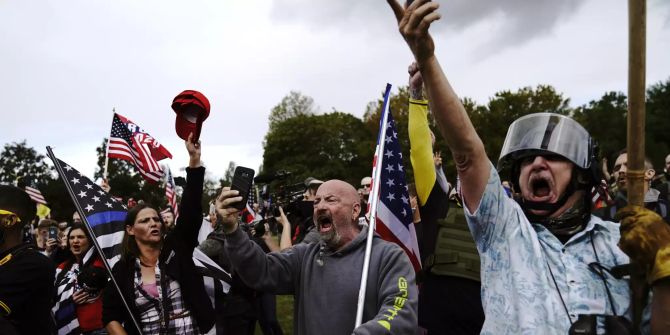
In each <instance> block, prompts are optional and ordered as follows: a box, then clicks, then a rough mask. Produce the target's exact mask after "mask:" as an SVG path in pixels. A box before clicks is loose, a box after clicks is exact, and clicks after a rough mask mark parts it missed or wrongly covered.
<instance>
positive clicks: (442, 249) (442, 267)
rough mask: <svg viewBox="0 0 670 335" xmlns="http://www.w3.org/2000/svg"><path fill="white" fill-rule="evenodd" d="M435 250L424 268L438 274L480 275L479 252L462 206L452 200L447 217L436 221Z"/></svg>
mask: <svg viewBox="0 0 670 335" xmlns="http://www.w3.org/2000/svg"><path fill="white" fill-rule="evenodd" d="M437 224H438V226H439V228H438V231H437V241H436V243H435V252H434V253H433V254H432V255H430V256H428V258H427V259H426V261H425V263H426V264H425V265H424V268H425V269H426V270H428V271H430V273H432V274H435V275H440V276H455V277H461V278H466V279H471V280H475V281H481V280H480V277H479V267H480V265H479V253H478V252H477V247H476V246H475V241H474V239H473V238H472V234H470V229H469V228H468V224H467V222H466V221H465V213H464V212H463V208H462V207H459V206H457V205H455V204H454V203H451V206H449V212H448V213H447V217H446V218H445V219H442V220H438V222H437Z"/></svg>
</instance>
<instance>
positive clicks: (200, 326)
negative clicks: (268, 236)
mask: <svg viewBox="0 0 670 335" xmlns="http://www.w3.org/2000/svg"><path fill="white" fill-rule="evenodd" d="M192 138H193V134H191V135H190V136H189V139H188V140H187V141H186V149H187V151H188V154H189V157H190V160H189V167H188V168H186V187H185V188H184V193H183V197H182V201H181V207H180V210H179V213H180V215H179V218H178V219H177V224H176V226H175V228H174V229H173V230H172V231H170V232H169V233H168V234H167V235H165V237H163V229H164V227H163V224H162V222H161V218H160V215H159V214H158V211H157V210H156V209H154V208H151V207H150V206H148V205H146V204H138V205H137V206H135V207H133V208H132V209H131V210H130V211H129V212H128V215H127V216H126V220H125V226H126V232H125V235H124V238H123V251H122V255H121V259H120V260H119V262H117V263H116V264H115V265H114V268H113V269H112V274H113V275H114V278H115V279H116V282H117V283H118V285H119V287H120V289H121V292H122V294H123V297H124V298H125V300H126V302H127V303H128V305H129V307H130V311H131V312H132V316H133V317H134V319H135V320H136V321H137V323H138V326H139V328H140V330H141V333H142V334H200V333H206V332H207V331H209V330H210V329H211V328H212V326H213V325H214V308H213V307H212V304H211V302H210V300H209V297H208V296H207V293H206V291H205V286H204V283H203V280H202V276H201V275H198V274H197V271H196V268H195V264H194V263H193V259H192V255H193V249H194V248H195V247H196V246H197V245H198V241H197V237H198V231H199V230H200V225H201V223H202V214H201V213H202V204H201V200H202V190H203V181H204V176H205V168H204V167H202V166H201V165H200V142H198V143H193V142H192ZM102 318H103V322H104V324H105V325H106V327H107V330H108V331H109V333H110V334H137V333H138V329H137V327H136V326H135V325H134V324H133V320H132V319H131V317H130V315H128V313H127V311H126V308H125V307H124V305H123V303H122V301H121V298H120V296H119V295H118V293H117V292H116V290H107V291H106V292H105V296H104V301H103V313H102ZM124 328H125V329H124Z"/></svg>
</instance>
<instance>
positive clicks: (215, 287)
mask: <svg viewBox="0 0 670 335" xmlns="http://www.w3.org/2000/svg"><path fill="white" fill-rule="evenodd" d="M47 150H48V151H49V158H51V160H52V161H53V162H54V165H55V166H56V171H58V175H59V176H60V178H61V180H63V182H64V183H65V185H66V188H67V189H68V192H69V193H70V198H72V201H73V202H75V203H76V204H75V205H76V206H75V207H77V210H78V212H79V215H80V216H81V217H82V221H83V222H84V223H85V224H86V225H88V226H89V227H90V231H92V233H93V236H94V237H95V239H96V241H97V244H98V246H99V247H100V249H101V250H102V254H103V255H104V257H103V262H105V263H106V264H107V266H106V268H107V269H108V270H110V271H111V268H112V267H114V264H116V262H117V261H118V260H119V259H120V258H121V249H122V246H121V242H122V240H123V235H124V233H125V219H126V215H127V210H128V208H127V206H126V205H124V204H123V203H122V202H121V201H119V200H118V199H116V198H114V197H112V196H110V195H109V194H107V193H106V192H105V191H104V190H103V189H102V188H101V187H100V186H98V185H96V184H95V183H93V182H92V181H91V180H90V179H88V178H87V177H86V176H84V175H83V174H81V172H79V171H77V170H76V169H74V168H73V167H72V166H70V165H68V164H66V163H65V162H63V161H61V160H60V159H58V158H56V157H55V156H53V154H52V153H51V150H50V148H47ZM196 250H197V248H196ZM193 262H194V263H195V264H196V268H197V269H198V271H199V272H200V273H201V274H202V275H203V281H204V284H205V287H206V289H207V291H208V293H211V294H217V295H218V296H220V295H221V294H225V293H227V292H228V291H229V289H230V283H231V281H232V279H231V275H230V273H228V272H226V271H224V270H223V269H222V268H221V267H220V266H218V265H217V264H216V263H214V261H212V260H211V259H209V258H208V257H207V256H206V255H205V254H203V253H202V252H197V251H194V252H193ZM109 275H110V276H111V273H109ZM110 289H113V287H112V286H110ZM64 290H66V288H65V287H64V288H63V291H64ZM67 299H71V294H70V295H68V296H67V297H63V296H61V297H60V298H59V306H60V308H69V307H67V306H71V304H69V303H67V302H65V301H66V300H67ZM217 301H220V300H217ZM215 308H216V306H215ZM54 311H55V314H58V313H62V315H67V311H65V310H63V311H59V309H58V308H57V309H55V310H54ZM74 317H75V318H76V315H75V316H74ZM59 324H63V325H64V326H63V327H64V328H62V330H63V332H62V333H61V332H60V330H59V334H70V333H71V331H72V330H73V329H74V328H72V327H71V326H72V325H73V323H72V322H67V320H65V319H63V320H61V321H60V322H59Z"/></svg>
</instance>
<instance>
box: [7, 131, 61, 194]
mask: <svg viewBox="0 0 670 335" xmlns="http://www.w3.org/2000/svg"><path fill="white" fill-rule="evenodd" d="M19 177H30V178H31V179H32V181H33V182H35V183H36V184H37V185H42V186H43V185H45V184H46V183H47V182H48V181H49V180H51V179H53V177H52V169H51V168H50V167H49V165H47V163H46V161H45V157H44V155H41V154H39V153H37V151H35V149H33V148H32V147H29V146H28V144H27V142H26V140H23V141H22V142H18V143H17V142H12V143H10V144H5V146H4V148H3V150H2V152H0V182H2V183H6V184H14V183H15V182H16V179H17V178H19Z"/></svg>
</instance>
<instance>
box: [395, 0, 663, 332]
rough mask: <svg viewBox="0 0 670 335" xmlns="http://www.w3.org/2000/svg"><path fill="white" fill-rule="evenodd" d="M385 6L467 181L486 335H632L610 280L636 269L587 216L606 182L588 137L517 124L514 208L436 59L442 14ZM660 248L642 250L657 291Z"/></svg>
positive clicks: (545, 118) (507, 148)
mask: <svg viewBox="0 0 670 335" xmlns="http://www.w3.org/2000/svg"><path fill="white" fill-rule="evenodd" d="M388 2H389V4H390V5H391V8H392V10H393V12H394V14H395V16H396V19H397V20H398V26H399V30H400V33H401V34H402V36H403V37H404V39H405V41H406V42H407V44H408V46H409V47H410V49H411V51H412V53H413V54H414V57H415V60H416V62H417V64H418V66H419V70H420V71H421V75H422V77H423V80H424V83H425V87H426V90H427V94H428V97H429V98H430V105H431V110H432V111H433V113H434V115H435V118H436V120H437V123H438V126H439V128H440V130H441V132H442V135H443V136H444V137H445V138H446V140H447V144H448V145H449V148H450V151H451V152H452V155H453V159H454V161H455V164H456V168H457V170H458V175H459V177H460V181H461V196H462V199H463V202H464V205H465V206H464V207H465V208H464V210H465V213H466V218H467V221H468V225H469V228H470V231H471V233H472V235H473V237H474V240H475V243H476V244H477V249H478V251H479V253H480V257H481V280H482V305H483V307H484V313H485V321H484V326H483V328H482V332H481V334H568V333H579V334H591V333H595V332H596V331H597V332H598V333H603V332H604V331H607V332H608V333H610V334H613V333H615V332H614V328H615V327H616V329H617V330H621V329H623V330H624V332H622V333H621V332H616V334H628V333H630V331H631V330H630V322H629V320H630V317H631V315H630V314H631V313H630V291H629V288H628V282H627V281H626V280H623V279H616V278H614V277H613V276H612V275H611V274H609V272H608V271H603V269H605V268H607V269H609V268H612V267H614V266H617V265H622V264H627V263H628V262H629V258H628V256H626V254H624V252H623V251H622V250H621V249H619V247H618V246H617V243H618V242H619V239H620V233H619V225H618V224H616V223H613V222H609V221H604V220H601V219H599V218H597V217H595V216H592V215H591V214H590V199H589V193H590V190H591V187H592V186H593V185H594V184H595V182H596V181H598V180H599V178H598V176H597V174H596V156H597V153H596V150H595V148H596V146H595V144H594V141H593V140H592V139H591V137H590V135H589V134H588V132H587V131H586V130H585V129H584V128H583V127H582V126H580V125H579V124H578V123H577V122H575V121H574V120H572V119H570V118H568V117H566V116H563V115H558V114H553V113H539V114H532V115H527V116H525V117H521V118H519V119H518V120H516V121H515V122H513V123H512V124H511V125H510V128H509V130H508V133H507V137H506V139H505V143H504V145H503V148H502V151H501V154H500V160H499V165H498V167H499V168H500V169H501V174H502V173H504V174H505V179H507V178H508V177H509V180H510V181H511V182H512V183H513V184H514V187H515V189H516V190H517V191H519V192H520V199H519V200H518V202H517V201H515V200H513V199H511V198H509V197H508V196H507V193H506V191H505V189H504V188H503V186H502V185H501V178H500V177H499V174H498V171H497V170H496V169H495V168H494V167H493V164H491V162H490V160H489V158H488V157H487V156H486V152H485V149H484V145H483V143H482V140H481V139H480V138H479V136H478V135H477V133H476V131H475V129H474V127H473V125H472V123H471V121H470V119H469V117H468V114H467V113H466V111H465V108H464V107H463V105H462V104H461V102H460V100H459V98H458V96H457V95H456V93H455V92H454V90H453V88H452V87H451V85H450V84H449V82H448V80H447V78H446V76H445V75H444V73H443V72H442V68H441V66H440V64H439V62H438V60H437V57H436V56H435V52H434V49H435V45H434V42H433V39H432V37H431V36H430V34H429V33H428V28H429V27H430V25H431V24H432V23H433V22H434V21H436V20H439V19H440V14H439V13H438V12H437V9H438V7H439V4H438V3H437V2H434V1H428V0H416V1H414V2H413V3H411V4H410V5H408V6H406V7H405V8H403V6H402V5H400V4H399V3H398V1H397V0H388ZM643 211H644V209H641V210H640V209H634V210H633V212H634V213H631V215H628V216H627V217H626V218H627V219H629V221H631V223H630V224H629V226H635V222H632V221H636V220H637V217H638V215H637V214H639V213H642V212H643ZM644 213H645V215H646V214H648V213H647V212H644ZM652 214H653V213H652ZM648 221H654V218H650V219H649V220H648ZM656 223H657V222H655V221H654V224H656ZM661 228H664V226H661ZM622 231H623V232H624V233H626V234H627V235H629V234H628V232H627V231H625V230H622ZM627 235H624V236H627ZM664 236H665V235H664ZM656 242H658V243H655V244H654V246H655V247H654V250H644V251H645V256H648V257H645V258H644V259H645V262H646V263H649V260H652V261H651V265H653V268H654V269H655V270H663V271H652V272H650V273H653V274H655V278H650V281H651V280H653V279H658V278H661V277H663V276H667V275H668V274H667V273H666V272H664V271H665V270H667V269H666V268H664V266H663V265H662V264H654V263H653V259H654V257H653V256H654V255H655V253H656V252H657V251H659V250H665V249H663V248H665V247H666V244H664V243H665V242H660V241H656ZM622 247H623V246H622ZM633 249H635V248H627V249H626V250H628V251H631V250H633ZM647 249H651V247H649V248H647ZM667 249H670V248H667ZM656 259H658V257H657V258H656ZM645 265H646V264H645ZM604 321H607V322H608V325H607V327H605V325H604ZM445 331H446V330H445Z"/></svg>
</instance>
